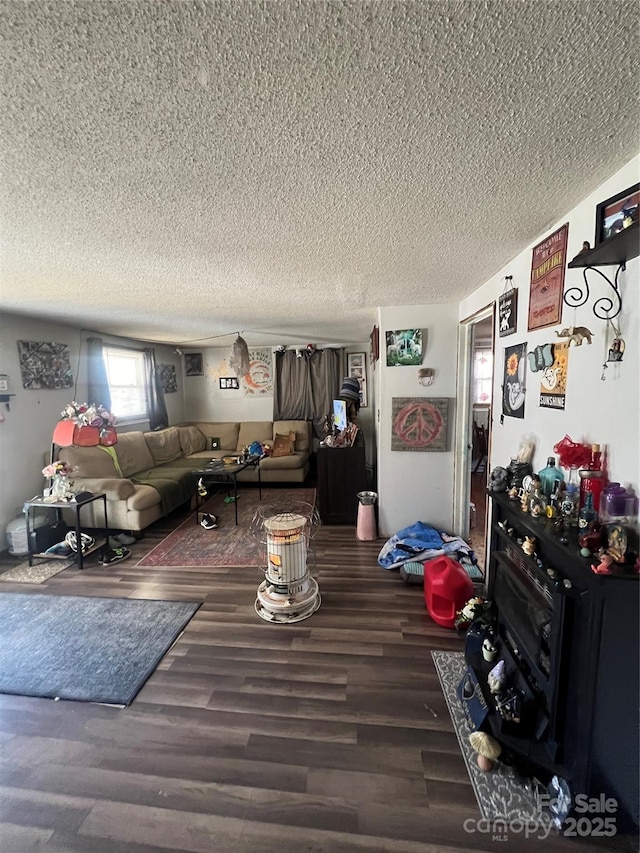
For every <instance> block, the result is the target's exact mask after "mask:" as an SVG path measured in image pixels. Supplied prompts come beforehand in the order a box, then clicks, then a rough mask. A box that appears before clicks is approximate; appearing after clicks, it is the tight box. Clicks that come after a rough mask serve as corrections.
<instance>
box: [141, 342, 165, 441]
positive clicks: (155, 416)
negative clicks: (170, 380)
mask: <svg viewBox="0 0 640 853" xmlns="http://www.w3.org/2000/svg"><path fill="white" fill-rule="evenodd" d="M144 366H145V371H146V376H145V379H146V383H147V416H148V418H149V429H150V430H154V429H164V428H165V427H168V426H169V415H168V414H167V407H166V404H165V402H164V394H163V393H162V388H161V386H160V374H159V372H158V369H157V368H156V353H155V350H152V349H146V350H144Z"/></svg>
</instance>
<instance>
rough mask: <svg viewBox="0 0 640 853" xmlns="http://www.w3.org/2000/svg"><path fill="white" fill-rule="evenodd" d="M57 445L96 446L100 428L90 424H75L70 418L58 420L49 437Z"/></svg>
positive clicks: (98, 441)
mask: <svg viewBox="0 0 640 853" xmlns="http://www.w3.org/2000/svg"><path fill="white" fill-rule="evenodd" d="M51 441H52V443H53V444H57V445H58V447H70V446H71V445H72V444H73V445H75V446H76V447H96V445H98V444H100V429H99V427H92V426H80V427H79V426H77V425H76V424H75V423H74V422H73V421H72V420H69V419H66V420H63V421H58V423H57V424H56V425H55V428H54V430H53V437H52V439H51Z"/></svg>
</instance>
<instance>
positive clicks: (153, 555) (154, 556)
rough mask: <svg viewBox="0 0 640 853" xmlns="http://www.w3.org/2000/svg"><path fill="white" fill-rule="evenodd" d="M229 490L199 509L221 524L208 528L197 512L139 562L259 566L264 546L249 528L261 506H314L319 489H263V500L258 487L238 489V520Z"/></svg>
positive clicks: (180, 564) (283, 507) (276, 508)
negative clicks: (307, 504)
mask: <svg viewBox="0 0 640 853" xmlns="http://www.w3.org/2000/svg"><path fill="white" fill-rule="evenodd" d="M225 496H226V491H223V492H220V493H219V494H217V495H215V496H214V497H212V498H210V499H209V500H208V501H207V502H206V503H205V504H204V505H203V506H201V507H200V508H199V510H198V512H208V513H212V514H213V515H215V516H216V517H217V519H218V527H216V528H214V529H212V530H206V529H205V528H204V527H201V526H200V524H198V522H197V517H196V513H195V512H194V513H192V514H191V515H190V516H189V518H187V520H186V521H184V522H183V523H182V524H181V525H180V526H179V527H176V529H175V530H174V531H173V532H172V533H170V534H169V535H168V536H166V537H165V538H164V539H163V540H162V542H160V543H159V544H158V545H156V547H155V548H153V549H152V550H151V551H149V553H148V554H147V555H146V556H145V557H143V558H142V559H141V560H140V561H139V562H138V563H136V565H137V566H166V567H170V568H173V567H180V566H182V567H193V566H196V567H197V566H229V567H230V568H234V567H242V566H246V567H255V566H260V565H261V564H262V562H263V559H264V558H263V556H262V553H263V546H262V545H261V544H260V542H259V541H258V540H257V539H256V538H255V537H254V536H253V534H252V533H251V531H250V530H249V525H250V524H251V520H252V518H253V516H254V515H255V513H256V510H257V509H258V507H261V508H262V509H264V507H266V506H269V507H273V508H274V513H275V512H278V511H279V512H282V511H285V510H286V509H289V508H291V506H292V505H295V504H296V503H298V502H299V501H304V502H305V503H309V504H311V505H312V506H313V504H314V502H315V496H316V490H315V489H264V488H263V489H262V502H260V500H259V495H258V490H257V489H241V490H238V524H237V526H236V523H235V509H234V504H233V503H232V502H231V503H225V502H224V498H225Z"/></svg>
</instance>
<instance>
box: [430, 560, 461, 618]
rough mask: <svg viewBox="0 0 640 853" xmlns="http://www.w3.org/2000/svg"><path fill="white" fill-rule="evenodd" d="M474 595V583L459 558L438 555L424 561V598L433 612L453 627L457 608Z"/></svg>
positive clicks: (435, 616) (431, 614) (459, 608)
mask: <svg viewBox="0 0 640 853" xmlns="http://www.w3.org/2000/svg"><path fill="white" fill-rule="evenodd" d="M472 596H473V583H472V581H471V578H470V577H469V575H468V574H467V573H466V572H465V570H464V569H463V567H462V566H461V565H460V563H458V562H457V560H453V559H452V558H451V557H445V556H442V557H435V558H434V559H433V560H427V562H426V563H425V564H424V600H425V604H426V605H427V610H428V611H429V616H431V618H432V619H433V621H434V622H437V623H438V625H442V627H443V628H453V627H454V622H455V618H456V612H457V611H458V610H461V609H462V607H463V606H464V604H465V603H466V602H467V601H468V600H469V599H470V598H471V597H472Z"/></svg>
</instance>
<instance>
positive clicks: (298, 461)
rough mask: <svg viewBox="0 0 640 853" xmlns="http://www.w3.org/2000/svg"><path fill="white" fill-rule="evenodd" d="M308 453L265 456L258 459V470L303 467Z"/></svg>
mask: <svg viewBox="0 0 640 853" xmlns="http://www.w3.org/2000/svg"><path fill="white" fill-rule="evenodd" d="M308 457H309V454H308V453H290V454H289V455H288V456H265V457H264V459H261V460H260V471H261V472H262V471H277V470H278V469H280V470H284V469H289V468H303V467H304V464H305V462H306V461H307V459H308Z"/></svg>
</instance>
